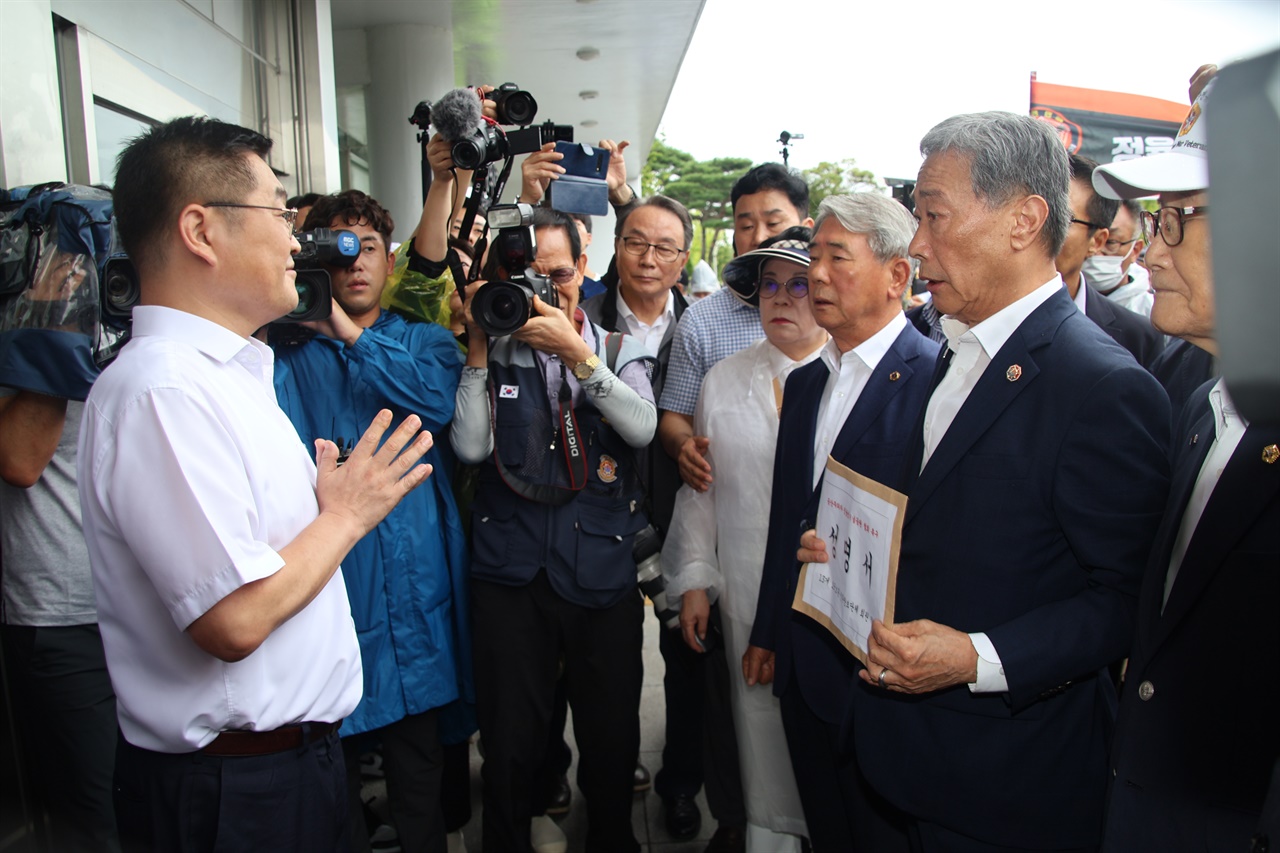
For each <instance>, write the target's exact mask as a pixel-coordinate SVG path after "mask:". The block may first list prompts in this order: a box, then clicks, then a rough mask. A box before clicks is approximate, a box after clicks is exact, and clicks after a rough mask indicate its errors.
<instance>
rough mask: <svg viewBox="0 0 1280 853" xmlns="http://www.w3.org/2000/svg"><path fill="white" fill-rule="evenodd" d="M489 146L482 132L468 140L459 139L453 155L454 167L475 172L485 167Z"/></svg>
mask: <svg viewBox="0 0 1280 853" xmlns="http://www.w3.org/2000/svg"><path fill="white" fill-rule="evenodd" d="M487 149H488V146H487V145H486V144H485V138H484V133H483V132H482V131H480V130H477V131H476V132H475V135H473V136H469V137H467V138H466V139H459V140H458V141H457V142H455V143H453V148H452V150H451V153H452V155H453V165H455V166H457V167H458V168H459V169H466V170H475V169H478V168H480V167H481V166H483V165H484V163H485V160H486V157H487V154H488V151H487Z"/></svg>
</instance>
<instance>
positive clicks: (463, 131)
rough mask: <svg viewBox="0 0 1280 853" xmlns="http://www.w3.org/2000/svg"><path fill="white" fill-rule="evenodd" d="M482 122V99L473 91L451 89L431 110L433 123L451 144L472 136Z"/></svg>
mask: <svg viewBox="0 0 1280 853" xmlns="http://www.w3.org/2000/svg"><path fill="white" fill-rule="evenodd" d="M480 121H481V111H480V97H479V96H478V95H477V94H476V93H475V90H473V89H450V90H449V91H448V92H446V93H445V94H444V96H443V97H441V98H440V100H438V101H436V103H435V106H433V107H432V108H431V123H432V124H434V125H435V126H436V130H437V131H439V132H440V135H441V136H443V137H444V138H445V139H447V140H449V141H450V142H457V141H458V140H459V139H463V138H465V137H467V136H470V135H471V134H472V133H473V132H474V131H475V129H476V128H477V127H479V126H480Z"/></svg>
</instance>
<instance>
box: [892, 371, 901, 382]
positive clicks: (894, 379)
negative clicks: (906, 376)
mask: <svg viewBox="0 0 1280 853" xmlns="http://www.w3.org/2000/svg"><path fill="white" fill-rule="evenodd" d="M901 378H902V374H901V373H899V372H898V371H896V370H895V371H894V372H893V373H890V374H889V381H890V382H897V381H898V380H899V379H901Z"/></svg>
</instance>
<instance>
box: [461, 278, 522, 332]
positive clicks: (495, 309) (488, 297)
mask: <svg viewBox="0 0 1280 853" xmlns="http://www.w3.org/2000/svg"><path fill="white" fill-rule="evenodd" d="M532 306H533V291H532V290H530V289H529V288H528V287H526V286H523V285H520V284H516V283H515V282H512V281H491V282H489V283H488V284H486V285H485V286H484V287H482V288H480V290H479V291H478V292H477V293H476V295H475V302H474V303H473V304H472V307H471V313H472V314H473V315H474V316H475V318H476V324H477V325H478V326H480V328H481V329H483V330H484V331H485V333H486V334H488V335H489V336H490V337H495V338H500V337H502V336H504V335H509V334H511V333H512V332H515V331H518V330H519V329H520V327H521V326H523V325H524V324H525V322H526V321H528V319H529V311H530V309H531V308H532Z"/></svg>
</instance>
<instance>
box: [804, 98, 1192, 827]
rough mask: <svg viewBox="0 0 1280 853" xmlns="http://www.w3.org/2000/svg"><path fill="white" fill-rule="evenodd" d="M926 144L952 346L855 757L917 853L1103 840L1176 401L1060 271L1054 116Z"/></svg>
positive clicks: (957, 125)
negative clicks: (1126, 677) (1121, 672)
mask: <svg viewBox="0 0 1280 853" xmlns="http://www.w3.org/2000/svg"><path fill="white" fill-rule="evenodd" d="M921 153H922V154H923V155H924V156H925V161H924V164H923V166H922V167H921V169H920V175H919V181H918V182H917V184H916V214H917V218H918V220H919V223H920V225H919V228H918V229H917V231H916V235H915V238H914V239H913V240H912V243H911V254H912V256H913V257H915V258H917V259H919V261H920V273H919V275H920V277H921V278H922V279H924V280H926V281H927V282H928V288H929V291H930V293H931V294H932V296H933V300H934V303H935V304H936V305H937V306H938V310H939V311H941V312H942V313H943V315H944V317H945V319H944V320H943V324H944V328H945V331H946V332H947V346H946V348H945V349H944V355H943V357H942V358H941V359H940V360H939V363H938V366H937V370H936V372H935V374H934V387H933V389H932V391H931V393H930V396H929V399H928V402H927V403H926V405H925V408H924V412H923V414H922V417H921V418H920V419H919V420H918V421H917V423H916V425H915V428H914V430H913V433H912V437H911V445H910V449H909V451H908V455H907V465H906V470H905V475H904V480H903V483H902V490H903V491H905V492H906V493H907V495H908V504H907V510H906V516H905V522H904V526H903V533H902V551H901V555H900V560H899V572H898V586H897V607H896V613H895V618H896V619H897V620H899V621H897V622H896V623H894V624H885V623H881V622H876V623H875V624H874V626H873V631H872V636H871V641H870V644H869V646H870V649H869V659H870V661H871V664H870V667H869V668H868V669H864V670H862V671H861V672H860V673H859V677H860V678H861V679H862V680H863V682H864V683H865V684H866V685H867V687H868V688H870V689H859V690H855V691H853V692H852V697H853V701H852V713H851V717H850V719H851V722H852V725H851V733H852V738H853V740H854V744H855V753H856V756H857V760H858V765H859V767H860V768H861V770H862V772H863V773H864V774H865V775H866V777H867V779H868V781H869V782H870V783H871V785H872V786H873V787H874V788H875V789H876V791H877V792H879V793H880V794H881V795H883V796H884V797H885V798H886V799H887V800H888V801H889V802H890V803H891V804H892V805H893V806H894V807H896V808H897V809H899V810H901V812H902V813H903V815H904V816H905V819H906V821H907V824H908V827H907V828H908V833H909V836H910V839H911V843H912V847H913V848H914V849H917V850H922V851H935V850H939V851H940V850H945V851H957V850H986V851H995V850H1007V849H1009V848H1015V849H1020V850H1071V849H1079V850H1087V849H1093V848H1095V847H1096V846H1097V844H1098V842H1099V839H1100V837H1101V832H1102V813H1103V802H1104V798H1105V792H1106V784H1107V775H1108V774H1107V763H1106V756H1107V745H1108V735H1109V733H1110V730H1111V726H1112V722H1113V719H1114V712H1115V706H1116V695H1115V689H1114V686H1113V684H1112V681H1111V679H1110V678H1109V677H1108V674H1107V667H1108V665H1109V664H1111V663H1113V662H1114V661H1116V660H1118V659H1120V658H1122V657H1123V656H1124V655H1125V653H1126V652H1127V651H1128V648H1129V642H1130V639H1131V637H1132V630H1133V620H1134V608H1135V604H1136V595H1137V591H1138V586H1139V583H1140V581H1141V575H1142V568H1141V567H1142V565H1143V564H1144V562H1145V561H1146V556H1147V553H1148V551H1149V550H1150V547H1151V541H1152V539H1153V537H1154V535H1155V531H1156V526H1157V525H1158V523H1159V520H1160V512H1161V509H1162V507H1163V505H1164V501H1165V497H1166V494H1167V492H1168V485H1169V470H1168V468H1169V462H1168V443H1169V435H1168V433H1169V420H1168V419H1169V403H1168V399H1167V397H1166V396H1165V393H1164V391H1163V389H1162V388H1161V387H1160V386H1159V384H1158V383H1157V382H1156V381H1155V379H1154V378H1152V376H1151V375H1150V374H1148V373H1147V372H1146V371H1144V370H1143V369H1142V368H1141V367H1139V366H1138V364H1137V363H1136V362H1135V361H1134V360H1133V358H1132V357H1130V355H1129V354H1128V353H1127V352H1126V351H1125V350H1123V349H1121V348H1120V346H1119V345H1117V344H1116V343H1115V342H1114V341H1112V340H1111V338H1110V337H1108V336H1107V335H1106V333H1105V332H1103V331H1102V330H1101V329H1100V328H1098V326H1097V325H1096V324H1095V323H1093V322H1092V321H1090V320H1089V319H1088V318H1087V317H1085V315H1084V314H1082V313H1081V312H1079V311H1078V310H1076V308H1075V306H1074V305H1073V304H1072V302H1071V297H1070V296H1069V295H1068V294H1067V292H1066V290H1065V289H1064V288H1063V286H1062V280H1061V278H1060V276H1059V275H1058V274H1057V272H1056V270H1055V269H1054V256H1055V255H1056V254H1057V253H1058V251H1059V249H1060V248H1061V246H1062V242H1063V240H1064V239H1065V235H1066V231H1067V228H1068V227H1069V225H1070V219H1071V207H1070V203H1069V199H1068V193H1067V187H1068V176H1069V170H1068V164H1067V154H1066V151H1064V150H1063V147H1062V144H1061V142H1059V140H1058V139H1057V137H1056V136H1055V135H1054V134H1053V133H1052V131H1051V130H1050V128H1049V127H1048V125H1046V124H1044V123H1043V122H1039V121H1036V120H1035V119H1032V118H1029V117H1027V116H1017V115H1013V114H1010V113H980V114H975V115H962V116H955V117H953V118H950V119H947V120H946V121H944V122H942V123H941V124H939V125H937V126H936V127H934V128H933V129H932V130H930V131H929V133H928V134H926V135H925V137H924V139H923V141H922V142H921ZM1104 436H1105V440H1103V437H1104ZM804 542H805V544H806V545H817V544H818V543H819V542H820V540H818V539H817V537H816V535H814V534H806V536H805V538H804ZM805 550H806V551H808V550H811V549H807V548H806V549H805ZM824 550H825V549H824ZM806 556H809V555H807V554H802V558H803V557H806Z"/></svg>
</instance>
